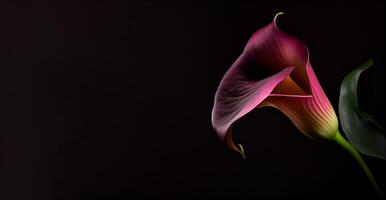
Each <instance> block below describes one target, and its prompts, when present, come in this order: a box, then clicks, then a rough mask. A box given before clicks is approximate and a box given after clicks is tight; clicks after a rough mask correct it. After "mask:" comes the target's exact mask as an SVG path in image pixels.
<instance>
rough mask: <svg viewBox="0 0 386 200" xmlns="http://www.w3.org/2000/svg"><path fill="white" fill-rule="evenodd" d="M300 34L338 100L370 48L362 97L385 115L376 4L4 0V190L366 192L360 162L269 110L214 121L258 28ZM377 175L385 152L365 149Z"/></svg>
mask: <svg viewBox="0 0 386 200" xmlns="http://www.w3.org/2000/svg"><path fill="white" fill-rule="evenodd" d="M279 11H283V12H285V14H284V15H283V16H280V18H279V20H278V25H279V27H280V28H281V29H282V30H284V31H286V32H288V33H290V34H292V35H295V36H296V37H298V38H300V39H301V40H303V41H304V42H305V43H306V44H307V46H308V48H309V50H310V59H311V63H312V65H313V68H314V70H315V72H316V74H317V76H318V78H319V80H320V82H321V84H322V86H323V88H324V90H325V92H326V94H327V95H328V97H329V98H330V100H331V102H332V104H333V106H334V107H335V109H336V111H337V104H338V96H339V87H340V83H341V80H342V79H343V77H344V76H345V75H346V74H347V73H348V72H350V71H351V70H353V69H354V68H355V67H357V66H359V65H360V64H362V63H363V62H365V61H366V60H367V59H368V58H370V57H372V58H373V59H374V61H375V65H374V66H373V67H372V68H370V69H369V70H367V71H366V72H364V73H363V76H362V77H361V79H360V82H359V95H360V97H359V104H360V107H361V109H363V110H365V111H368V112H369V113H371V114H372V115H374V116H375V117H376V118H377V119H379V120H380V122H381V124H383V125H385V123H384V121H385V116H384V113H385V112H384V110H385V109H384V108H385V106H384V102H385V98H384V94H385V93H384V92H385V90H384V76H385V73H384V66H385V65H384V3H382V2H368V3H365V2H364V1H363V2H362V1H354V2H350V1H340V2H315V1H312V2H307V1H297V2H295V1H288V2H280V1H274V2H269V1H264V2H251V1H242V2H236V1H226V2H220V1H209V2H205V1H199V2H191V1H184V2H179V1H163V2H155V1H144V2H140V1H134V2H130V1H129V2H127V1H114V2H109V1H106V2H97V3H95V2H94V3H87V4H86V3H51V4H41V3H36V2H35V3H30V2H20V1H19V2H14V3H7V4H1V5H0V51H1V54H0V95H1V97H0V117H1V118H0V134H1V140H0V155H1V158H0V161H1V173H0V175H1V177H0V180H1V181H0V182H1V184H2V185H1V187H0V188H1V191H0V192H1V193H0V194H1V196H0V198H1V197H2V198H1V199H4V200H8V199H10V200H11V199H15V200H22V199H23V200H24V199H25V200H27V199H103V198H117V199H120V198H122V199H123V198H132V197H306V198H315V197H325V198H332V197H337V196H349V197H351V196H352V197H358V196H365V195H366V196H368V198H370V199H371V198H374V197H375V196H374V194H375V193H374V191H373V190H372V188H371V187H370V184H369V183H368V182H367V180H366V177H365V176H364V174H363V172H362V171H361V169H360V168H359V166H358V165H357V163H356V162H355V161H354V160H353V159H352V158H351V157H350V156H349V155H348V154H347V153H346V152H344V151H343V150H342V149H341V148H340V147H338V146H337V145H335V144H334V143H332V142H328V141H313V140H310V139H308V138H307V137H305V136H304V135H302V134H301V133H300V132H299V131H298V130H297V129H296V128H295V126H294V125H293V124H292V123H291V122H290V121H289V120H288V119H287V118H286V117H285V116H284V115H283V114H281V113H280V112H278V111H277V110H274V109H260V110H256V111H253V112H252V113H250V114H248V115H247V116H245V117H244V118H242V119H240V120H239V121H238V122H237V123H236V124H235V127H234V138H235V141H236V142H237V143H241V144H243V145H244V147H245V149H246V154H247V159H246V160H242V159H241V157H240V156H239V155H237V154H235V153H233V152H231V151H230V150H229V149H227V148H226V147H225V145H224V144H223V143H222V142H221V141H220V140H219V138H218V137H217V135H216V133H215V131H214V130H213V129H212V127H211V122H210V114H211V109H212V105H213V97H214V94H215V91H216V89H217V86H218V84H219V82H220V80H221V78H222V76H223V75H224V73H225V72H226V70H227V69H228V68H229V66H230V65H231V64H232V63H233V62H234V61H235V59H236V58H237V57H238V56H239V55H240V53H241V52H242V50H243V48H244V45H245V44H246V42H247V40H248V38H249V37H250V36H251V35H252V33H253V32H255V31H256V30H258V29H259V28H261V27H263V26H265V25H267V24H269V23H270V22H271V21H272V19H273V17H274V15H275V14H276V13H277V12H279ZM365 160H366V161H367V162H368V165H369V167H370V168H371V169H372V170H373V173H374V176H375V177H376V179H377V180H378V182H379V185H380V186H381V187H383V188H384V187H385V186H386V180H385V169H386V168H385V167H386V165H385V161H382V160H379V159H375V158H370V157H365Z"/></svg>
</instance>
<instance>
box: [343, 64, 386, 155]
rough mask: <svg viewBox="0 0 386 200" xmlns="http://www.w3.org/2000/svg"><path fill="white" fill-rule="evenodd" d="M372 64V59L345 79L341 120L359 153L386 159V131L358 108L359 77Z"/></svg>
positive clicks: (344, 129)
mask: <svg viewBox="0 0 386 200" xmlns="http://www.w3.org/2000/svg"><path fill="white" fill-rule="evenodd" d="M372 64H373V61H372V60H371V59H370V60H369V61H367V62H366V63H365V64H363V65H361V66H359V67H358V68H357V69H355V70H354V71H352V72H350V73H349V74H348V75H346V77H345V78H344V79H343V82H342V85H341V88H340V98H339V118H340V123H341V124H342V128H343V131H344V133H345V135H346V136H347V139H348V140H349V141H350V142H351V144H352V145H353V146H354V147H355V148H356V149H357V150H358V151H359V152H361V153H363V154H366V155H369V156H374V157H378V158H382V159H386V138H385V130H384V129H383V128H382V127H380V126H379V125H378V124H377V123H376V122H375V120H374V119H373V118H372V117H371V116H370V115H369V114H367V113H365V112H363V111H361V110H359V107H358V100H357V84H358V80H359V76H360V75H361V73H362V72H363V71H364V70H365V69H367V68H369V67H370V66H371V65H372Z"/></svg>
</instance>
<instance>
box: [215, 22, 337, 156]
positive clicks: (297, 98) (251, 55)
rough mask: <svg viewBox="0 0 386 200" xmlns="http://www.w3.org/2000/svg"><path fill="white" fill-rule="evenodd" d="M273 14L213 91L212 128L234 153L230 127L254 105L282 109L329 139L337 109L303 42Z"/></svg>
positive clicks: (301, 126)
mask: <svg viewBox="0 0 386 200" xmlns="http://www.w3.org/2000/svg"><path fill="white" fill-rule="evenodd" d="M276 17H277V16H276ZM276 17H275V19H274V21H273V22H272V23H271V24H269V25H268V26H266V27H264V28H262V29H260V30H259V31H257V32H256V33H254V34H253V35H252V37H251V38H250V39H249V41H248V43H247V45H246V47H245V49H244V52H243V53H242V54H241V55H240V57H239V58H238V59H237V60H236V62H235V63H234V64H233V65H232V67H231V68H230V69H229V70H228V71H227V73H226V74H225V75H224V77H223V79H222V80H221V83H220V85H219V88H218V89H217V92H216V96H215V102H214V107H213V111H212V124H213V127H214V128H215V129H216V131H217V133H218V134H219V136H220V137H221V138H222V139H225V142H226V144H227V145H228V146H229V147H231V148H232V149H233V150H235V151H238V152H240V151H239V150H238V148H236V147H235V145H234V144H233V140H232V130H231V126H232V124H233V123H234V122H235V121H236V120H238V119H239V118H241V117H242V116H244V115H246V114H247V113H248V112H250V111H251V110H253V109H254V108H256V107H264V106H271V107H275V108H277V109H279V110H281V111H282V112H283V113H284V114H286V115H287V116H288V117H289V118H290V120H291V121H292V122H293V123H294V124H295V125H296V126H297V127H298V128H299V129H300V131H301V132H302V133H304V134H305V135H307V136H309V137H311V138H315V137H319V136H322V137H325V138H329V137H330V136H331V133H332V131H336V129H337V119H336V115H335V112H334V110H333V108H332V106H331V104H330V102H329V100H328V98H327V97H326V95H325V94H324V92H323V89H322V88H321V86H320V84H319V82H318V80H317V78H316V76H315V74H314V72H313V70H312V67H311V65H310V63H309V54H308V50H307V47H306V46H305V45H304V44H303V43H302V42H301V41H300V40H298V39H296V38H294V37H292V36H289V35H287V34H286V33H284V32H282V31H280V30H279V29H278V28H277V26H276ZM289 66H292V67H289ZM318 134H319V135H318Z"/></svg>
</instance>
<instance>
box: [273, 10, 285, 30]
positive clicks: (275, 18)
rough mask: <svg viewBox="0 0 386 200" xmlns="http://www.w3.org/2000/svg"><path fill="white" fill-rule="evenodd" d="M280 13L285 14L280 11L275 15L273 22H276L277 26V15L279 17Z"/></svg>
mask: <svg viewBox="0 0 386 200" xmlns="http://www.w3.org/2000/svg"><path fill="white" fill-rule="evenodd" d="M279 15H284V12H278V13H277V14H276V15H275V17H274V18H273V22H274V24H275V27H277V25H276V20H277V17H278V16H279Z"/></svg>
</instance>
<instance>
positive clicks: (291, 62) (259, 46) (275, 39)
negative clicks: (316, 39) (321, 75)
mask: <svg viewBox="0 0 386 200" xmlns="http://www.w3.org/2000/svg"><path fill="white" fill-rule="evenodd" d="M277 16H278V15H276V17H275V18H274V21H273V22H272V23H270V24H269V25H268V26H265V27H263V28H262V29H260V30H258V31H257V32H255V33H254V34H253V35H252V37H251V38H250V39H249V41H248V43H247V45H246V47H245V49H244V52H243V54H244V55H245V57H246V58H245V59H247V60H249V61H250V62H251V63H253V64H254V65H255V67H256V68H258V69H259V70H261V71H268V72H271V73H277V72H279V71H281V70H282V69H284V68H285V67H288V66H296V68H295V69H294V71H293V72H292V73H291V75H290V76H291V79H292V80H293V81H294V82H296V85H297V86H298V87H300V88H301V89H303V90H304V91H306V92H308V93H309V94H310V93H311V89H310V85H309V82H308V78H307V73H306V64H307V60H308V50H307V47H306V46H305V45H304V44H303V42H302V41H300V40H298V39H297V38H295V37H292V36H290V35H288V34H286V33H284V32H283V31H281V30H280V29H279V28H278V27H277V25H276V18H277ZM274 93H275V92H274Z"/></svg>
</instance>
